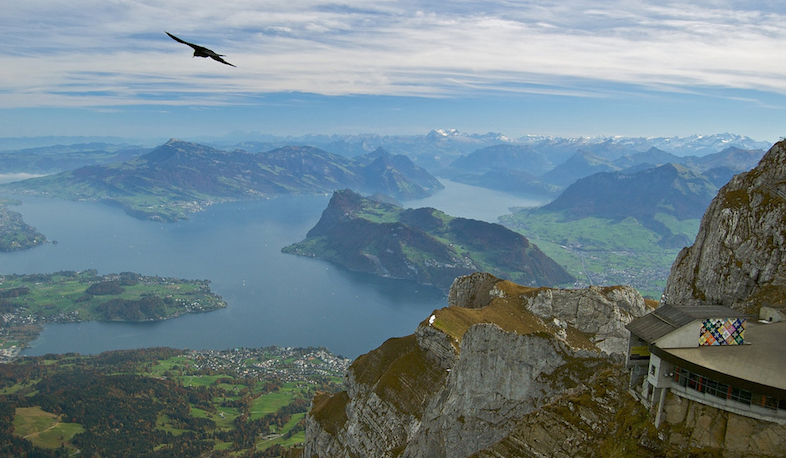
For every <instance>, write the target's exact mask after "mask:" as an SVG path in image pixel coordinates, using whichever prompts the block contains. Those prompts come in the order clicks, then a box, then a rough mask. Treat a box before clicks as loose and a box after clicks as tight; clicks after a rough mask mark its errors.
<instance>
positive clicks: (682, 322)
mask: <svg viewBox="0 0 786 458" xmlns="http://www.w3.org/2000/svg"><path fill="white" fill-rule="evenodd" d="M783 318H784V317H783V315H782V314H780V313H778V311H777V310H769V309H762V313H761V314H760V319H752V317H750V316H747V315H745V314H743V313H741V312H738V311H736V310H734V309H731V308H728V307H724V306H716V305H700V306H675V305H662V306H661V307H659V308H657V309H655V310H654V311H653V312H651V313H649V314H647V315H645V316H643V317H641V318H638V319H636V320H634V321H632V322H631V323H630V324H628V325H627V329H628V330H629V331H630V334H631V335H630V343H629V348H628V360H627V364H628V368H629V369H630V371H631V378H630V392H631V394H633V395H634V396H636V397H638V398H639V400H640V401H641V402H642V403H644V404H645V405H646V406H648V407H649V408H650V409H652V410H654V412H655V425H656V426H660V424H661V422H662V421H663V418H664V402H665V399H666V394H667V393H669V392H670V393H672V394H673V395H676V396H679V397H681V398H684V399H689V400H692V401H696V402H699V403H702V404H705V405H709V406H713V407H716V408H719V409H722V410H725V411H728V412H733V413H736V414H739V415H744V416H747V417H752V418H756V419H759V420H765V421H772V422H777V423H779V424H786V357H784V354H783V349H784V348H786V320H784V319H783Z"/></svg>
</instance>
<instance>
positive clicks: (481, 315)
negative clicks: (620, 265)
mask: <svg viewBox="0 0 786 458" xmlns="http://www.w3.org/2000/svg"><path fill="white" fill-rule="evenodd" d="M449 298H450V299H449V301H450V306H449V307H446V308H444V309H440V310H437V311H435V312H434V313H433V314H432V315H431V316H430V317H429V318H428V319H427V320H425V321H424V322H422V323H421V324H420V326H418V329H417V330H416V332H415V334H413V335H411V336H407V337H402V338H397V339H390V340H388V341H387V342H385V343H384V344H383V345H382V346H380V347H379V348H377V349H376V350H373V351H372V352H370V353H367V354H365V355H363V356H361V357H359V358H358V359H357V360H356V361H355V362H354V363H353V364H352V366H351V367H350V369H349V371H348V373H347V376H346V380H345V383H346V390H345V391H343V392H341V393H338V394H334V395H330V396H329V395H321V396H320V397H318V398H317V399H316V400H315V402H314V407H313V408H312V410H311V412H310V413H309V415H308V417H307V420H306V436H307V442H306V446H305V451H304V452H305V453H304V456H307V457H313V456H318V457H328V456H330V457H353V456H375V457H393V456H401V457H410V458H415V457H451V458H453V457H466V456H470V455H472V454H473V453H476V452H479V451H481V450H483V449H485V448H487V447H490V446H492V445H494V444H495V443H497V442H499V441H501V440H503V439H504V438H506V437H507V436H509V435H510V434H511V432H513V431H514V430H515V429H516V427H517V425H518V424H519V422H520V421H521V420H522V419H524V418H526V417H527V416H528V415H531V414H533V413H534V412H537V411H538V410H539V409H541V408H542V407H543V406H546V405H548V404H550V403H552V402H554V400H555V399H559V398H561V397H564V396H565V394H566V393H574V392H580V391H582V390H584V389H585V383H586V381H587V380H591V379H592V378H593V374H595V373H597V372H602V371H604V370H607V369H608V368H609V367H610V365H611V361H612V357H614V356H616V357H619V356H620V355H621V354H622V353H623V352H624V351H625V350H626V348H627V347H626V346H622V345H620V344H619V342H622V341H627V340H626V339H627V331H626V330H625V329H624V324H625V323H626V322H629V321H630V320H632V319H633V318H635V317H638V316H641V315H643V314H644V313H645V312H646V305H645V302H644V300H643V299H642V298H641V296H640V295H639V294H638V293H637V292H636V291H635V290H633V289H632V288H626V287H615V288H593V289H590V290H582V291H561V290H554V289H549V288H527V287H523V286H520V285H516V284H514V283H511V282H509V281H505V280H500V279H498V278H496V277H494V276H492V275H490V274H480V273H476V274H472V275H469V276H466V277H459V278H458V279H456V281H455V282H454V284H453V286H452V287H451V291H450V296H449ZM613 321H618V322H619V325H615V324H612V323H611V322H613Z"/></svg>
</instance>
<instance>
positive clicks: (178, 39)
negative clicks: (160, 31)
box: [164, 32, 201, 49]
mask: <svg viewBox="0 0 786 458" xmlns="http://www.w3.org/2000/svg"><path fill="white" fill-rule="evenodd" d="M164 33H166V34H167V35H169V36H170V37H172V39H173V40H175V41H177V42H179V43H183V44H184V45H188V46H191V47H192V48H194V49H197V48H201V46H199V45H195V44H194V43H189V42H187V41H186V40H181V39H180V38H178V37H176V36H174V35H172V34H171V33H169V32H164Z"/></svg>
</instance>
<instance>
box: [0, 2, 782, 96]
mask: <svg viewBox="0 0 786 458" xmlns="http://www.w3.org/2000/svg"><path fill="white" fill-rule="evenodd" d="M775 3H778V2H748V1H731V0H729V1H723V0H718V1H710V0H706V1H702V0H694V1H679V2H678V1H673V2H672V1H666V2H655V1H629V0H610V1H601V2H598V1H595V0H593V1H590V0H565V1H562V2H548V1H536V0H533V1H513V0H508V1H505V0H497V1H482V2H481V1H452V2H442V1H414V0H402V1H392V0H391V1H378V0H375V1H367V0H357V1H346V2H329V1H328V2H326V1H316V0H303V1H297V2H291V1H290V2H284V1H279V0H227V1H224V2H221V3H215V2H211V1H207V0H189V1H186V0H164V1H161V0H117V1H113V2H106V1H104V0H79V1H78V2H76V3H75V2H61V1H56V0H29V1H25V2H13V4H10V5H6V6H5V7H4V12H3V15H2V16H0V41H2V42H3V43H4V47H5V48H6V49H7V50H8V51H7V52H6V53H4V54H3V55H2V56H0V66H2V68H3V69H4V70H3V72H0V88H2V91H0V108H9V107H21V106H107V105H125V104H162V105H166V104H173V105H180V104H205V105H211V104H231V103H239V102H242V99H243V97H245V96H248V95H257V94H265V93H271V92H289V91H291V92H309V93H318V94H328V95H345V94H384V95H408V96H411V95H414V96H432V97H445V96H451V95H457V94H466V93H468V92H472V91H478V90H482V91H513V92H522V91H524V92H527V91H531V92H536V93H551V94H560V95H567V96H572V97H606V96H610V93H609V92H607V91H606V90H604V89H593V84H592V82H597V83H598V87H606V86H607V85H608V84H609V83H621V84H625V85H637V86H641V87H643V88H648V89H652V90H675V91H676V90H684V89H685V88H693V87H708V88H732V89H755V90H759V91H764V92H773V93H778V94H786V47H784V46H783V43H786V7H781V6H778V5H775ZM164 30H167V31H169V32H172V33H174V34H175V35H178V36H180V37H181V38H183V39H186V40H189V41H192V42H196V43H199V44H202V45H204V46H207V47H209V48H211V49H214V50H215V51H217V52H220V53H222V54H226V56H227V57H226V58H227V60H228V61H229V62H232V63H234V64H236V65H237V66H238V68H236V69H234V68H231V67H227V66H224V65H220V64H216V63H215V62H212V61H209V60H207V61H205V60H202V59H192V58H191V57H190V53H191V50H190V49H189V48H188V47H186V46H183V45H182V44H179V43H176V42H174V41H172V40H171V39H169V38H168V37H167V36H166V35H165V34H164V33H163V32H164ZM577 82H579V83H577Z"/></svg>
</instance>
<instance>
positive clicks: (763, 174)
mask: <svg viewBox="0 0 786 458" xmlns="http://www.w3.org/2000/svg"><path fill="white" fill-rule="evenodd" d="M664 301H665V302H667V303H670V304H675V305H694V304H722V305H726V306H729V307H732V308H735V309H738V310H742V311H745V312H748V313H755V314H758V313H759V312H760V309H761V308H762V307H764V308H765V309H774V310H775V311H779V312H780V313H783V311H784V310H786V141H781V142H779V143H776V144H775V145H774V146H773V147H772V148H771V149H770V151H769V152H768V153H767V154H766V155H765V156H764V157H763V158H762V160H761V161H760V162H759V165H758V166H756V167H755V168H754V169H753V170H751V171H749V172H746V173H741V174H739V175H736V176H735V177H734V178H733V179H732V180H731V181H730V182H729V183H728V184H727V185H726V186H724V187H723V188H721V190H720V191H719V192H718V195H717V197H715V199H714V200H713V201H712V203H711V204H710V206H709V208H708V209H707V212H706V213H705V214H704V217H703V219H702V222H701V227H700V229H699V233H698V235H697V236H696V241H695V242H694V244H693V246H691V247H688V248H685V249H683V250H682V251H681V252H680V254H679V255H678V257H677V260H676V261H675V262H674V264H673V266H672V268H671V273H670V275H669V280H668V283H667V285H666V292H665V296H664Z"/></svg>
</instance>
